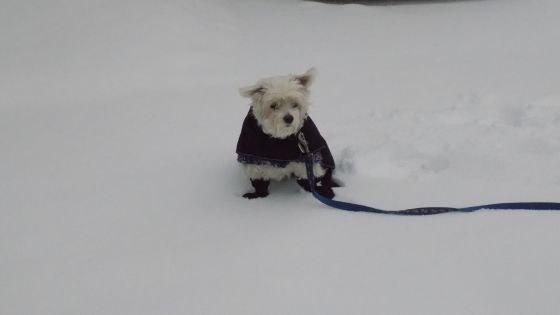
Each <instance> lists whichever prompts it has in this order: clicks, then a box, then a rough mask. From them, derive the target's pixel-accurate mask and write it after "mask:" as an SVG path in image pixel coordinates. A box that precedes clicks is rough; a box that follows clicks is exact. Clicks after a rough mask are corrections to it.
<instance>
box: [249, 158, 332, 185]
mask: <svg viewBox="0 0 560 315" xmlns="http://www.w3.org/2000/svg"><path fill="white" fill-rule="evenodd" d="M243 167H244V170H245V174H247V176H249V178H251V179H264V180H271V179H272V180H277V181H279V180H282V179H284V178H287V177H290V176H295V177H296V178H298V179H307V172H306V171H305V163H299V162H291V163H289V164H288V165H287V166H286V167H276V166H272V165H253V164H245V165H243ZM313 174H314V175H315V176H316V177H322V176H323V175H325V169H324V168H323V167H322V166H321V165H320V164H319V163H314V164H313Z"/></svg>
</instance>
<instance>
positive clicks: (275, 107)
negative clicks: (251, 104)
mask: <svg viewBox="0 0 560 315" xmlns="http://www.w3.org/2000/svg"><path fill="white" fill-rule="evenodd" d="M270 108H271V109H274V110H277V109H278V104H276V103H273V104H272V105H270Z"/></svg>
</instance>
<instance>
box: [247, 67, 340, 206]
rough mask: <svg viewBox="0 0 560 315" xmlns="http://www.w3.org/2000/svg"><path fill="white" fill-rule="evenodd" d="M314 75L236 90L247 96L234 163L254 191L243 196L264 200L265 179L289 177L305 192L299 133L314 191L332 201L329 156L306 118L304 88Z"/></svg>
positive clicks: (279, 78)
mask: <svg viewBox="0 0 560 315" xmlns="http://www.w3.org/2000/svg"><path fill="white" fill-rule="evenodd" d="M314 77H315V70H314V69H310V70H308V71H307V72H306V73H304V74H302V75H286V76H277V77H271V78H266V79H262V80H260V81H258V82H257V83H256V84H255V85H252V86H249V87H245V88H242V89H240V93H241V95H242V96H245V97H249V98H251V100H252V102H251V109H250V110H249V113H248V114H247V116H246V118H245V121H244V122H243V127H242V130H241V135H240V137H239V141H238V142H237V151H236V152H237V154H238V161H239V162H240V163H241V164H242V165H243V167H244V170H245V173H246V174H247V176H248V177H249V178H250V179H251V184H252V185H253V187H254V188H255V191H254V192H251V193H246V194H245V195H244V197H245V198H249V199H253V198H259V197H266V196H268V186H269V184H270V180H282V179H284V178H287V177H291V176H294V177H295V178H296V179H297V183H298V184H299V185H300V186H301V187H303V188H304V189H305V190H307V191H310V187H309V184H308V181H307V173H306V170H305V163H304V154H303V153H302V152H301V151H300V149H299V146H298V139H297V135H298V134H299V133H303V135H304V136H305V138H306V139H307V142H308V144H309V149H310V151H311V153H312V156H313V162H314V164H313V174H314V175H315V177H316V178H317V182H316V183H315V186H314V188H315V190H316V191H317V192H319V193H320V194H321V195H323V196H325V197H329V198H332V197H334V192H333V190H332V187H337V185H335V183H334V182H333V181H332V171H333V170H334V168H335V164H334V160H333V157H332V154H331V152H330V150H329V147H328V146H327V143H326V142H325V140H324V139H323V137H322V136H321V134H320V133H319V131H318V130H317V127H316V126H315V124H314V123H313V121H312V120H311V118H310V117H309V116H308V115H307V111H308V109H309V86H310V85H311V83H312V82H313V79H314Z"/></svg>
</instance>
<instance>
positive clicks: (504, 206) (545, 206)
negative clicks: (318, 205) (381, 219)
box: [298, 132, 560, 216]
mask: <svg viewBox="0 0 560 315" xmlns="http://www.w3.org/2000/svg"><path fill="white" fill-rule="evenodd" d="M298 143H299V148H300V150H301V152H302V153H304V154H305V168H306V172H307V180H308V182H309V188H310V189H311V193H312V194H313V196H314V197H315V198H316V199H317V200H319V201H320V202H322V203H323V204H325V205H327V206H329V207H333V208H336V209H340V210H346V211H353V212H370V213H379V214H392V215H403V216H420V215H434V214H441V213H449V212H474V211H478V210H482V209H488V210H531V211H546V210H548V211H560V203H557V202H509V203H494V204H487V205H479V206H472V207H465V208H450V207H422V208H412V209H404V210H383V209H377V208H372V207H368V206H364V205H360V204H355V203H350V202H344V201H338V200H333V199H329V198H326V197H324V196H322V195H321V194H319V193H318V192H317V191H316V190H315V175H314V174H313V159H312V156H311V154H310V152H309V147H308V145H307V141H306V139H305V136H304V135H303V133H302V132H300V133H299V134H298Z"/></svg>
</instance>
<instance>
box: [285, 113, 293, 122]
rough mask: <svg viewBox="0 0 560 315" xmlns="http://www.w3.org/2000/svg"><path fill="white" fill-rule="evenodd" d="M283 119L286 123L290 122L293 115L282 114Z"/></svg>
mask: <svg viewBox="0 0 560 315" xmlns="http://www.w3.org/2000/svg"><path fill="white" fill-rule="evenodd" d="M284 121H285V122H286V123H287V124H291V123H292V121H294V116H292V115H290V114H287V115H286V116H284Z"/></svg>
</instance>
